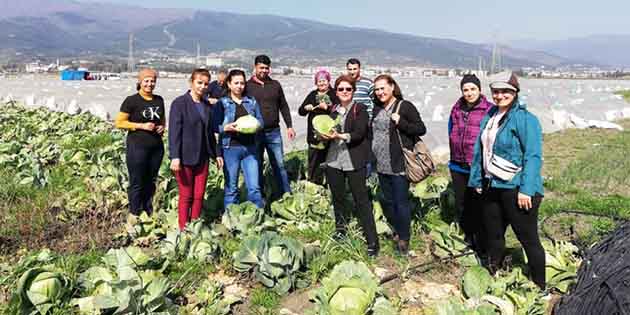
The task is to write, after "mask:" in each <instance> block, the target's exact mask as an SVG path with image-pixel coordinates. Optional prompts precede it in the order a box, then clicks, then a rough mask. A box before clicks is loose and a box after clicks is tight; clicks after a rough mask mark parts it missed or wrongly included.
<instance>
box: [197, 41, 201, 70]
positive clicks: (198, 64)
mask: <svg viewBox="0 0 630 315" xmlns="http://www.w3.org/2000/svg"><path fill="white" fill-rule="evenodd" d="M199 66H201V46H199V41H197V67H199Z"/></svg>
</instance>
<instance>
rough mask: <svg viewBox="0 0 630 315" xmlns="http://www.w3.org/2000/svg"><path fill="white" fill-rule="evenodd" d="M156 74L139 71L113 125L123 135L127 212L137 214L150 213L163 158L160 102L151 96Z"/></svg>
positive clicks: (162, 123) (160, 99) (161, 103)
mask: <svg viewBox="0 0 630 315" xmlns="http://www.w3.org/2000/svg"><path fill="white" fill-rule="evenodd" d="M156 82H157V72H156V71H155V70H153V69H142V70H140V72H139V73H138V82H137V83H136V90H137V91H138V93H136V94H133V95H131V96H128V97H127V98H126V99H125V101H124V102H123V103H122V105H121V106H120V112H119V113H118V115H117V116H116V120H115V122H114V126H116V128H120V129H126V130H128V131H129V133H128V134H127V169H128V171H129V188H128V190H127V194H128V197H129V212H131V214H133V215H140V213H141V212H142V211H145V212H147V213H148V214H151V213H152V212H153V204H152V201H153V194H154V193H155V181H156V179H157V175H158V171H159V170H160V165H161V164H162V158H163V157H164V144H163V142H162V135H163V134H164V122H165V119H166V115H165V113H164V99H162V97H161V96H159V95H155V94H153V90H154V89H155V84H156Z"/></svg>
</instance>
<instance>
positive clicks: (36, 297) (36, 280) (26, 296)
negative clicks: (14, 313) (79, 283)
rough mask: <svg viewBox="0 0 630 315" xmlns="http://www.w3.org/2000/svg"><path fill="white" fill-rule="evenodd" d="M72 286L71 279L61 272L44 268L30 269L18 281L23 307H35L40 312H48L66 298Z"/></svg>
mask: <svg viewBox="0 0 630 315" xmlns="http://www.w3.org/2000/svg"><path fill="white" fill-rule="evenodd" d="M70 286H71V284H70V280H69V279H68V278H67V277H66V276H64V275H63V274H61V273H59V272H53V271H48V270H46V269H44V268H32V269H29V270H27V271H26V272H25V273H24V274H22V276H21V277H20V280H19V282H18V292H19V293H20V296H21V304H22V307H23V308H25V309H29V308H33V307H34V308H35V309H36V310H37V312H38V313H39V314H42V315H43V314H46V313H47V312H48V310H49V309H50V308H51V307H52V306H54V305H55V304H57V303H59V302H61V301H62V300H63V299H64V297H65V296H66V294H67V293H68V292H69V291H70Z"/></svg>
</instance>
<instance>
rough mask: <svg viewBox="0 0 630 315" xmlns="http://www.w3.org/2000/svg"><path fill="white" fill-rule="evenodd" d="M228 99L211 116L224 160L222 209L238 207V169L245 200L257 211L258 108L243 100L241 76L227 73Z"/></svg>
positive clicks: (259, 202) (259, 201) (260, 200)
mask: <svg viewBox="0 0 630 315" xmlns="http://www.w3.org/2000/svg"><path fill="white" fill-rule="evenodd" d="M225 80H226V82H227V87H228V95H227V96H225V97H222V98H221V99H219V101H218V102H217V104H216V106H217V108H216V110H215V113H217V120H216V121H218V122H220V125H219V127H218V130H219V142H220V146H221V148H222V151H223V158H224V159H225V166H224V168H223V172H224V174H225V196H224V198H223V205H224V207H225V208H226V209H227V207H228V206H229V205H231V204H236V203H238V199H239V191H238V178H239V173H240V170H241V168H242V169H243V175H244V177H245V185H246V186H247V200H249V201H251V202H252V203H254V204H255V205H256V206H258V207H259V208H264V206H265V205H264V201H263V198H262V193H261V190H260V186H259V181H258V176H259V175H258V174H259V172H258V168H259V165H260V163H259V161H258V159H257V155H256V141H257V135H256V133H257V132H258V131H259V130H260V128H261V126H262V125H263V120H262V114H261V112H260V106H259V105H258V103H257V102H256V100H255V99H254V98H250V97H247V96H245V83H246V82H247V81H246V80H245V72H243V71H242V70H238V69H235V70H231V71H230V72H229V73H228V75H227V78H226V79H225Z"/></svg>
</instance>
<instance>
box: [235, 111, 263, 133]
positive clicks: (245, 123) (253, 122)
mask: <svg viewBox="0 0 630 315" xmlns="http://www.w3.org/2000/svg"><path fill="white" fill-rule="evenodd" d="M235 123H236V129H237V130H238V132H240V133H244V134H254V133H256V131H258V129H260V123H259V122H258V119H256V118H255V117H254V116H252V115H245V116H242V117H240V118H239V119H237V120H236V121H235Z"/></svg>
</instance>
